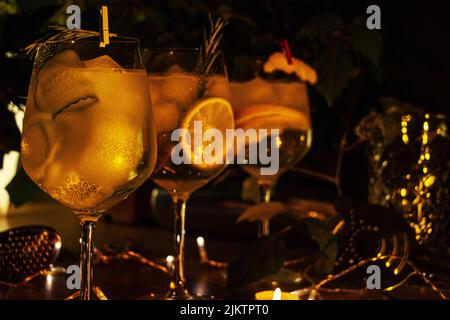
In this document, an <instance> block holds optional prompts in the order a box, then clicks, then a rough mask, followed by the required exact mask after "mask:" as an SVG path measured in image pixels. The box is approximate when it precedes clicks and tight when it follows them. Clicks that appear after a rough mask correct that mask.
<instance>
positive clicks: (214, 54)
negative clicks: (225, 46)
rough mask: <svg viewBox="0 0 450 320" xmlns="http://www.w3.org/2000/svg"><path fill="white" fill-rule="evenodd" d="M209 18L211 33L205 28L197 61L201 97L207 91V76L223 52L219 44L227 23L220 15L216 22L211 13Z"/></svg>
mask: <svg viewBox="0 0 450 320" xmlns="http://www.w3.org/2000/svg"><path fill="white" fill-rule="evenodd" d="M208 18H209V34H207V32H206V30H205V29H204V30H203V42H202V44H201V46H200V55H199V59H198V63H197V69H198V72H199V74H200V93H199V96H200V97H202V96H203V95H204V93H205V92H206V88H207V80H206V78H207V76H208V75H209V73H210V72H211V71H212V68H213V66H214V63H215V62H216V60H217V59H218V58H219V56H220V55H221V53H222V52H221V51H220V50H219V45H220V42H221V40H222V38H223V33H222V32H223V28H224V27H225V26H226V24H227V23H226V22H225V21H223V19H222V18H220V17H219V18H218V19H217V20H216V21H215V22H214V20H213V18H212V16H211V14H208Z"/></svg>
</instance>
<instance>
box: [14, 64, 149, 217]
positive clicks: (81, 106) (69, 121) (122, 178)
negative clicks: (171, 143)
mask: <svg viewBox="0 0 450 320" xmlns="http://www.w3.org/2000/svg"><path fill="white" fill-rule="evenodd" d="M54 69H56V70H54ZM42 70H44V72H45V74H43V75H39V73H38V72H35V73H34V74H33V77H32V82H31V86H30V91H29V97H28V101H27V109H26V114H25V120H24V131H23V141H22V163H23V166H24V169H25V171H26V172H27V174H28V175H29V176H30V177H31V178H32V179H33V181H35V182H36V183H37V184H38V185H39V186H40V187H41V188H42V189H43V190H44V191H45V192H47V193H48V194H49V195H50V196H52V197H53V198H54V199H56V200H58V201H59V202H61V203H62V204H64V205H65V206H67V207H70V208H72V209H73V210H74V211H75V212H76V213H78V214H80V215H83V216H89V215H100V214H101V212H103V211H104V210H106V209H108V208H109V207H111V206H113V205H114V204H116V203H118V202H120V201H122V200H123V199H124V198H126V197H127V196H128V195H129V194H130V193H131V192H132V191H134V190H135V189H136V188H137V187H138V186H139V185H140V184H141V183H142V182H143V181H145V180H146V179H147V178H148V176H149V174H150V172H151V170H152V169H153V167H154V164H155V161H156V150H155V149H156V144H155V141H154V140H155V139H154V137H155V136H154V134H153V125H152V121H151V120H152V113H151V108H149V105H150V103H151V102H150V96H149V95H148V89H147V88H148V85H147V76H146V74H145V72H144V71H128V70H127V71H125V70H123V69H116V70H114V69H111V70H109V69H93V68H70V67H60V66H57V67H52V68H51V69H47V70H46V69H45V68H44V69H42ZM41 72H42V71H41ZM61 74H63V75H64V79H58V77H59V76H60V75H61ZM133 92H135V93H136V94H133Z"/></svg>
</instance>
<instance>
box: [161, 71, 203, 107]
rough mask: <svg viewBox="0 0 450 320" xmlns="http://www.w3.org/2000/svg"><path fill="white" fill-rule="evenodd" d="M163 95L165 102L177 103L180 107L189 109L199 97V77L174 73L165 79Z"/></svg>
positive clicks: (162, 85)
mask: <svg viewBox="0 0 450 320" xmlns="http://www.w3.org/2000/svg"><path fill="white" fill-rule="evenodd" d="M163 79H164V80H163V82H162V84H161V95H162V99H163V101H165V102H175V103H177V104H178V106H180V107H183V108H187V107H188V106H190V105H191V104H192V103H193V102H194V101H195V100H196V99H197V98H198V95H199V77H197V76H194V75H190V74H183V73H172V74H170V75H168V76H165V77H163Z"/></svg>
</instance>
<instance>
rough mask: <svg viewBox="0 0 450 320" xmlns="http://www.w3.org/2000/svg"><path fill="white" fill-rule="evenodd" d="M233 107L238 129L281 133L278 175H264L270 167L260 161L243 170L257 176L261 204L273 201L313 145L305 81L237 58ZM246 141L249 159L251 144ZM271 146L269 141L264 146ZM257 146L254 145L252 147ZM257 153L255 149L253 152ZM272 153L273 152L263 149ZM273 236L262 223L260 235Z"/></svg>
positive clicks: (267, 223)
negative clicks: (276, 188) (279, 184)
mask: <svg viewBox="0 0 450 320" xmlns="http://www.w3.org/2000/svg"><path fill="white" fill-rule="evenodd" d="M231 92H232V105H233V110H234V114H235V123H236V128H242V129H244V130H247V129H255V130H256V131H259V130H260V129H267V130H268V132H269V131H270V130H272V129H278V130H279V136H278V137H277V138H276V147H277V148H278V151H279V165H278V167H279V170H278V172H276V174H268V175H263V174H261V168H264V167H267V166H268V165H264V164H262V163H261V162H260V161H258V162H257V163H256V164H244V165H242V168H243V169H244V170H245V171H246V172H247V173H249V174H250V175H251V176H253V177H255V178H256V180H257V183H258V185H259V187H260V199H261V200H260V201H261V202H266V203H267V202H270V200H271V188H272V185H273V184H274V183H275V181H276V180H277V179H278V177H279V176H280V175H281V174H283V173H284V172H286V171H287V170H289V169H290V168H292V167H293V166H294V165H295V164H296V163H298V162H299V161H300V160H301V159H302V158H303V157H304V156H305V155H306V154H307V153H308V151H309V149H310V147H311V143H312V128H311V120H310V112H309V103H308V94H307V89H306V84H305V82H303V81H301V80H300V79H299V78H297V77H296V76H294V75H287V74H283V73H277V74H275V75H268V74H265V73H264V71H263V60H261V59H256V58H245V59H238V60H237V62H236V64H235V67H234V69H233V74H232V82H231ZM266 138H268V139H270V138H271V137H270V134H269V136H268V137H265V136H263V135H258V138H257V139H256V141H251V140H246V159H248V158H249V154H248V152H249V150H251V147H252V144H254V145H255V144H257V145H258V147H262V145H261V144H260V142H261V140H262V139H266ZM265 145H266V146H270V142H268V143H267V144H265ZM253 147H255V146H253ZM253 150H256V147H255V148H254V149H253ZM263 151H265V152H264V153H265V154H270V152H271V151H270V150H263ZM269 233H270V228H269V220H268V219H266V220H264V221H262V222H261V224H260V226H259V231H258V236H265V235H268V234H269Z"/></svg>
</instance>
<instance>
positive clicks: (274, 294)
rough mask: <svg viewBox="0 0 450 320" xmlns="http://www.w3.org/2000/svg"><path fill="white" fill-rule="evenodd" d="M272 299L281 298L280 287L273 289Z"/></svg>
mask: <svg viewBox="0 0 450 320" xmlns="http://www.w3.org/2000/svg"><path fill="white" fill-rule="evenodd" d="M272 300H281V289H280V288H276V289H275V291H274V292H273V297H272Z"/></svg>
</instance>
